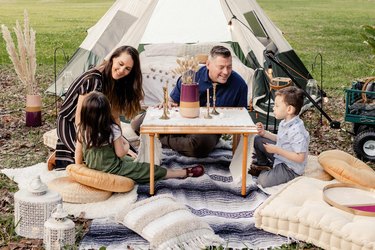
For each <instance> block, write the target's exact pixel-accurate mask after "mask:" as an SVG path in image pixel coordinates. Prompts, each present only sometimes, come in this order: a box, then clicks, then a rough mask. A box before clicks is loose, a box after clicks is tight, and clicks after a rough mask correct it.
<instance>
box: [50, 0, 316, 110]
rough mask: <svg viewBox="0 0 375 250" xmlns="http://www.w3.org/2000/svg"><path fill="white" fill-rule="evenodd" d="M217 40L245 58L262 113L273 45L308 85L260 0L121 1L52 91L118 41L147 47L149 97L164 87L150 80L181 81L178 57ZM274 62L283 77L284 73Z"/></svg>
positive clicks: (91, 33) (91, 31) (247, 75)
mask: <svg viewBox="0 0 375 250" xmlns="http://www.w3.org/2000/svg"><path fill="white" fill-rule="evenodd" d="M228 23H230V24H231V25H230V26H229V25H228ZM217 43H226V44H227V45H228V46H230V47H231V49H232V51H233V52H234V55H235V57H236V59H237V58H238V61H240V62H241V63H240V64H241V65H240V64H239V63H237V61H234V69H235V70H236V71H239V73H240V74H241V75H242V76H243V77H244V78H245V80H246V81H247V82H248V84H249V101H252V103H253V105H254V108H255V110H258V112H260V113H265V112H266V111H265V107H262V105H263V106H264V105H265V104H266V103H267V100H268V90H267V86H268V84H267V80H266V78H265V77H264V70H263V69H264V68H266V67H267V66H268V64H270V62H269V61H268V59H267V58H266V57H265V51H266V50H272V51H273V52H274V53H275V55H276V56H277V57H279V58H281V59H283V61H285V62H286V63H287V64H288V65H289V66H290V67H291V68H293V69H294V70H293V71H292V72H291V73H292V74H293V76H294V77H295V78H296V79H297V81H298V82H299V85H300V86H302V87H305V85H306V79H308V78H311V76H310V75H309V73H308V71H307V70H306V68H305V67H304V65H303V63H302V62H301V61H300V60H299V58H298V56H297V55H296V54H295V53H294V51H293V49H292V48H291V46H290V45H289V43H288V42H287V41H286V40H285V39H284V38H283V35H282V33H281V32H280V31H279V29H278V28H277V27H276V26H275V25H274V24H273V23H272V21H271V20H270V19H269V18H268V17H267V16H266V14H265V13H264V12H263V10H262V9H261V8H260V6H259V5H258V4H257V2H256V1H255V0H117V1H116V2H115V3H114V4H113V5H112V7H111V8H110V9H109V10H108V11H107V13H106V14H105V15H104V16H103V17H102V18H101V19H100V20H99V21H98V22H97V23H96V24H95V25H94V26H93V27H91V28H90V29H89V30H88V35H87V37H86V39H85V40H84V41H83V42H82V44H81V45H80V47H79V49H78V50H77V51H76V53H75V54H74V55H73V56H72V58H71V60H70V61H69V63H68V64H67V66H66V67H65V68H64V69H63V71H62V72H61V73H60V74H59V77H58V79H57V82H56V86H55V84H52V85H51V86H50V87H49V88H48V90H47V92H49V93H57V94H59V93H62V92H63V91H64V90H63V88H64V86H63V85H65V87H66V86H68V85H69V84H70V83H69V82H67V83H63V81H62V80H63V79H64V77H63V76H64V75H66V72H69V75H70V74H72V76H73V77H74V78H75V77H76V76H78V75H79V74H81V73H82V72H84V71H85V70H87V69H88V68H89V67H90V66H93V65H96V64H98V63H100V62H101V61H102V60H103V59H105V58H106V56H108V55H109V54H110V53H111V52H112V51H113V50H114V49H115V48H117V47H118V46H121V45H132V46H134V47H136V48H138V50H139V51H140V52H142V51H143V52H142V53H141V64H142V72H143V73H144V86H145V88H146V89H145V93H146V99H147V95H148V94H155V92H158V93H159V92H160V93H161V91H162V90H161V89H162V88H161V87H160V90H159V89H158V90H157V91H155V86H154V85H155V83H152V82H148V81H149V80H158V81H159V82H163V81H168V82H169V83H170V82H173V81H175V79H172V78H171V77H170V75H169V74H168V71H169V70H170V69H171V68H173V67H174V66H176V65H174V66H173V65H172V64H173V63H175V59H176V57H178V56H183V55H187V54H189V55H191V56H194V55H195V54H200V53H207V52H208V51H209V48H210V47H212V45H213V44H217ZM152 46H153V47H152ZM155 46H156V47H155ZM157 46H158V47H157ZM156 56H159V58H158V59H156ZM151 57H152V58H151ZM158 60H160V61H158ZM168 62H169V63H168ZM167 64H168V65H167ZM273 66H274V72H275V74H277V76H284V73H283V72H282V71H281V70H280V69H278V68H277V67H276V65H273ZM160 67H161V68H160ZM295 72H296V73H297V74H295ZM157 73H158V74H157ZM162 74H163V76H161V75H162ZM165 78H168V79H167V80H166V79H165ZM65 80H66V77H65ZM71 80H72V79H69V81H71ZM159 85H160V84H159ZM148 87H150V88H151V89H147V88H148ZM151 99H152V98H151ZM156 99H157V97H156ZM156 99H155V98H154V99H152V101H150V102H153V101H156ZM150 104H151V103H150ZM266 106H267V105H266ZM271 110H272V109H271Z"/></svg>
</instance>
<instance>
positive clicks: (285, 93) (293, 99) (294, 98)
mask: <svg viewBox="0 0 375 250" xmlns="http://www.w3.org/2000/svg"><path fill="white" fill-rule="evenodd" d="M275 96H282V97H283V98H284V102H285V103H286V104H288V105H291V106H293V107H294V108H295V112H294V114H295V115H298V114H299V112H300V111H301V108H302V106H303V97H304V93H303V91H302V89H300V88H297V87H295V86H289V87H286V88H283V89H280V90H278V91H277V92H276V94H275Z"/></svg>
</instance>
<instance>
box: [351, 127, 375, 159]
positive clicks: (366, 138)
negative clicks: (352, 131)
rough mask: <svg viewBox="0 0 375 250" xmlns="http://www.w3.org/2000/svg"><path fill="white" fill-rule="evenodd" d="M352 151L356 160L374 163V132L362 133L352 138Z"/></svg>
mask: <svg viewBox="0 0 375 250" xmlns="http://www.w3.org/2000/svg"><path fill="white" fill-rule="evenodd" d="M353 149H354V152H355V154H356V155H357V157H358V158H360V159H362V160H364V161H375V131H373V130H368V131H362V132H361V133H359V134H358V135H357V136H356V137H355V138H354V144H353Z"/></svg>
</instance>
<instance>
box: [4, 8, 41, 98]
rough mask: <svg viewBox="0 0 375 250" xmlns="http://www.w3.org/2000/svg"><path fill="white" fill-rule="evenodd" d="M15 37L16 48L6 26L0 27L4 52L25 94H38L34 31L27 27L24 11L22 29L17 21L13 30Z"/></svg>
mask: <svg viewBox="0 0 375 250" xmlns="http://www.w3.org/2000/svg"><path fill="white" fill-rule="evenodd" d="M13 29H14V32H15V34H16V37H17V47H18V50H17V48H16V46H15V44H14V42H13V39H12V36H11V33H10V31H9V29H8V27H7V26H5V25H4V24H2V25H1V31H2V33H3V38H4V40H5V43H6V50H7V52H8V54H9V58H10V60H11V61H12V63H13V66H14V69H15V71H16V73H17V76H18V78H19V80H20V81H21V82H22V84H23V85H25V88H26V93H27V94H31V95H35V94H37V93H38V88H37V83H36V80H35V73H36V54H35V31H34V30H33V29H32V28H30V26H29V16H28V14H27V11H26V10H25V11H24V27H23V30H22V27H21V25H20V24H19V22H18V20H17V21H16V27H14V28H13Z"/></svg>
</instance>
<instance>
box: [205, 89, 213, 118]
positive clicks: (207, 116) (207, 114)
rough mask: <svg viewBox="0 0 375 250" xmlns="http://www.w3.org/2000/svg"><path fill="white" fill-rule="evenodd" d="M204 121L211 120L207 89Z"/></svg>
mask: <svg viewBox="0 0 375 250" xmlns="http://www.w3.org/2000/svg"><path fill="white" fill-rule="evenodd" d="M204 118H205V119H212V116H211V115H210V98H209V90H208V89H207V113H206V115H205V116H204Z"/></svg>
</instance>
